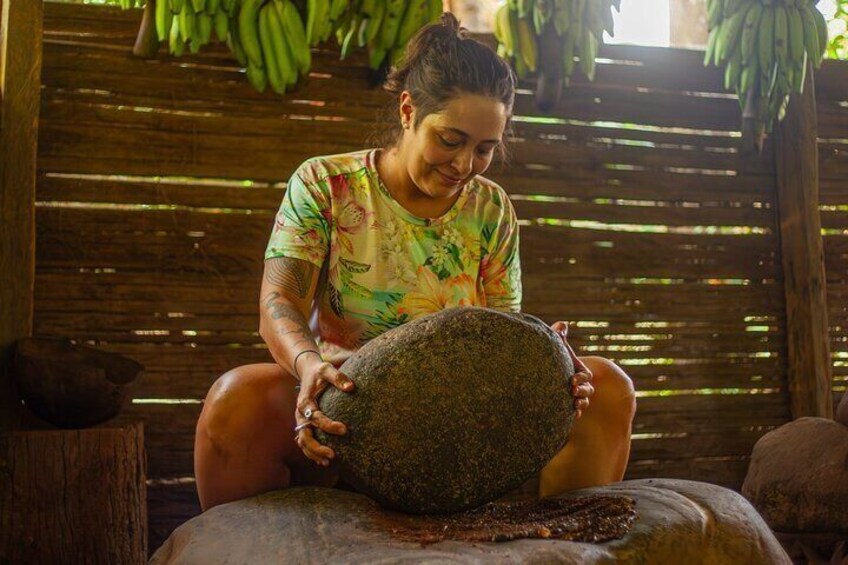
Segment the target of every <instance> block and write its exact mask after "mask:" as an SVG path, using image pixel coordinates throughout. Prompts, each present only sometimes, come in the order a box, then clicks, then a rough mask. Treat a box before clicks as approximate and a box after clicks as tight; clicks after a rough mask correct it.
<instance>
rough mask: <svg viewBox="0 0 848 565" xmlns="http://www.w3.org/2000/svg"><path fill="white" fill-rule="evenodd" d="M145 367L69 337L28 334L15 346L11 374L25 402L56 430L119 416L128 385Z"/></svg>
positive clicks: (127, 398)
mask: <svg viewBox="0 0 848 565" xmlns="http://www.w3.org/2000/svg"><path fill="white" fill-rule="evenodd" d="M143 369H144V367H143V366H142V365H140V364H139V363H137V362H135V361H133V360H132V359H129V358H128V357H124V356H123V355H120V354H118V353H112V352H109V351H101V350H99V349H95V348H93V347H87V346H85V345H79V344H75V343H73V342H72V341H71V340H69V339H67V338H53V337H32V338H26V339H22V340H19V341H18V342H17V343H16V344H15V355H14V363H13V369H12V372H13V374H14V378H15V385H16V387H17V389H18V392H19V393H20V395H21V398H22V399H23V401H24V404H25V405H26V406H27V407H28V408H29V409H30V410H32V411H33V412H34V413H35V414H37V415H38V416H39V417H41V418H43V419H44V420H46V421H48V422H50V423H51V424H54V425H56V426H59V427H60V428H85V427H88V426H94V425H96V424H100V423H102V422H105V421H106V420H109V419H111V418H113V417H115V416H117V415H118V413H119V412H120V410H121V408H122V407H123V406H124V405H125V404H126V402H127V401H128V400H129V398H130V396H131V389H130V388H129V386H128V385H130V383H132V382H133V381H134V380H135V378H136V377H137V376H138V374H139V373H140V372H141V371H142V370H143Z"/></svg>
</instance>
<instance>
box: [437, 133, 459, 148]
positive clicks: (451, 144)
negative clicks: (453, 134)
mask: <svg viewBox="0 0 848 565" xmlns="http://www.w3.org/2000/svg"><path fill="white" fill-rule="evenodd" d="M439 139H440V140H441V142H442V144H443V145H444V146H445V147H459V145H460V142H458V141H448V140H447V139H445V138H444V137H442V136H441V135H440V136H439Z"/></svg>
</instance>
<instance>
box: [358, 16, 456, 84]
mask: <svg viewBox="0 0 848 565" xmlns="http://www.w3.org/2000/svg"><path fill="white" fill-rule="evenodd" d="M442 10H443V7H442V0H365V1H364V2H363V9H362V14H363V16H366V15H367V17H368V19H367V20H366V23H365V24H363V25H364V26H365V28H364V30H363V32H362V39H364V40H365V45H366V46H367V47H368V60H369V65H370V67H371V68H372V69H375V70H376V69H379V68H381V67H382V66H383V65H386V64H389V63H391V64H394V65H398V64H400V63H401V61H402V59H403V56H404V53H405V50H406V45H407V43H409V40H410V39H412V37H413V36H414V35H415V34H416V33H417V32H418V30H420V29H421V28H422V27H424V26H426V25H428V24H431V23H434V22H436V21H438V19H439V18H440V17H441V15H442Z"/></svg>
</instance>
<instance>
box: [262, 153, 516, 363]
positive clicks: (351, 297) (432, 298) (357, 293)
mask: <svg viewBox="0 0 848 565" xmlns="http://www.w3.org/2000/svg"><path fill="white" fill-rule="evenodd" d="M378 151H379V149H367V150H363V151H357V152H354V153H345V154H341V155H332V156H325V157H315V158H313V159H309V160H307V161H306V162H304V163H303V164H302V165H301V166H300V167H299V168H298V169H297V170H296V171H295V172H294V174H293V175H292V177H291V179H290V180H289V182H288V185H287V188H286V193H285V196H284V197H283V201H282V204H281V205H280V209H279V211H278V212H277V215H276V218H275V221H274V228H273V232H272V233H271V237H270V240H269V241H268V247H267V249H266V250H265V259H270V258H273V257H291V258H296V259H302V260H304V261H309V262H310V263H312V264H313V265H315V266H316V267H318V268H319V269H321V278H320V280H319V283H318V292H319V294H318V295H317V296H316V298H315V303H314V304H315V306H314V308H315V311H314V312H313V320H312V327H313V331H314V332H315V333H316V339H317V341H318V344H319V347H320V348H321V350H322V354H323V355H324V357H325V358H326V359H338V358H343V357H346V356H347V355H349V354H350V353H352V352H354V351H356V350H357V349H358V348H359V347H361V346H362V345H363V344H364V343H365V342H366V341H368V340H369V339H371V338H373V337H376V336H378V335H380V334H382V333H383V332H385V331H387V330H389V329H391V328H394V327H396V326H399V325H401V324H403V323H405V322H408V321H410V320H413V319H415V318H418V317H420V316H424V315H426V314H430V313H432V312H437V311H439V310H443V309H445V308H450V307H452V306H487V307H489V308H494V309H497V310H503V311H512V312H517V311H519V310H520V308H521V268H520V265H519V256H518V223H517V221H516V217H515V211H514V210H513V207H512V204H511V203H510V201H509V198H508V197H507V195H506V193H505V192H504V190H503V189H502V188H501V187H500V186H498V185H497V184H495V183H493V182H492V181H490V180H488V179H485V178H483V177H480V176H477V177H475V178H474V179H473V180H471V181H470V182H468V183H467V184H466V185H465V186H464V187H463V188H462V192H461V193H460V195H459V198H458V199H457V201H456V203H455V204H454V205H453V207H452V208H451V209H450V210H449V211H448V212H447V213H446V214H444V215H443V216H441V217H439V218H435V219H426V218H419V217H417V216H415V215H413V214H412V213H410V212H409V211H408V210H406V209H405V208H403V207H402V206H401V205H400V204H399V203H398V202H397V201H396V200H395V199H394V198H393V197H392V196H391V194H390V193H389V191H388V190H387V189H386V188H385V186H384V185H383V183H382V181H381V180H380V178H379V176H378V174H377V169H376V166H375V157H376V155H377V152H378Z"/></svg>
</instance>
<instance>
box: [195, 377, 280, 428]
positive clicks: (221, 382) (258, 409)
mask: <svg viewBox="0 0 848 565" xmlns="http://www.w3.org/2000/svg"><path fill="white" fill-rule="evenodd" d="M289 380H291V381H293V379H292V377H291V376H290V375H287V374H286V373H285V372H284V371H283V370H282V369H281V368H280V367H279V366H278V365H275V364H273V363H261V364H255V365H243V366H240V367H236V368H234V369H232V370H230V371H227V372H226V373H224V374H223V375H221V376H220V377H219V378H218V379H217V380H216V381H215V382H214V383H213V384H212V386H211V387H210V389H209V392H208V393H207V395H206V399H205V400H204V401H203V410H202V412H201V415H200V418H199V419H198V424H197V431H198V433H200V432H203V433H204V434H205V435H206V436H207V437H209V438H210V439H211V440H213V441H214V442H222V441H224V442H225V441H231V440H237V439H239V438H244V437H251V436H255V435H256V434H257V433H258V432H259V431H261V429H262V428H266V429H267V428H268V427H271V426H274V425H275V424H280V425H282V424H284V422H286V421H287V420H292V421H293V420H294V414H293V412H294V399H295V393H294V382H291V383H289V382H288V381H289ZM288 412H291V414H288Z"/></svg>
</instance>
